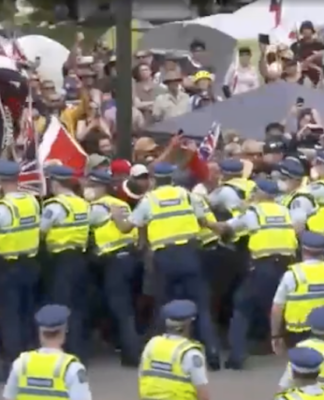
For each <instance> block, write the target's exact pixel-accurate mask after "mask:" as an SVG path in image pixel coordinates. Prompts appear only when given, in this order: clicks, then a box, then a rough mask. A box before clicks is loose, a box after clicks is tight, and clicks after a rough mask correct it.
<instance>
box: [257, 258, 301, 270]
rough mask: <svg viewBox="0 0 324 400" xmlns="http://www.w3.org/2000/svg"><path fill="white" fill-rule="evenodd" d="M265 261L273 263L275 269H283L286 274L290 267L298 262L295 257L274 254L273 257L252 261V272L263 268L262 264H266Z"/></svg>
mask: <svg viewBox="0 0 324 400" xmlns="http://www.w3.org/2000/svg"><path fill="white" fill-rule="evenodd" d="M265 261H266V262H271V263H273V267H274V268H281V269H282V270H283V272H285V270H286V269H287V268H288V266H289V265H290V264H293V263H294V262H295V261H296V260H295V257H291V256H285V255H282V254H272V255H271V256H266V257H261V258H255V259H251V260H250V264H251V267H250V270H253V269H255V268H263V265H262V263H264V262H265Z"/></svg>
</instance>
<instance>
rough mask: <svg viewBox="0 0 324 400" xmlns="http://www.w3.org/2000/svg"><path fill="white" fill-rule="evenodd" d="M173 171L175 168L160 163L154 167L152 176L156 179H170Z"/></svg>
mask: <svg viewBox="0 0 324 400" xmlns="http://www.w3.org/2000/svg"><path fill="white" fill-rule="evenodd" d="M175 169H176V168H175V166H174V165H172V164H169V163H166V162H160V163H157V164H155V166H154V176H156V177H157V178H164V177H168V176H170V177H171V176H172V174H173V172H174V171H175Z"/></svg>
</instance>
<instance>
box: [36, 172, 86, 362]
mask: <svg viewBox="0 0 324 400" xmlns="http://www.w3.org/2000/svg"><path fill="white" fill-rule="evenodd" d="M73 172H74V171H73V170H72V169H70V168H68V167H64V166H61V165H52V166H49V167H48V168H47V169H46V173H47V176H48V177H49V181H50V189H51V190H50V191H51V193H52V194H53V197H52V198H50V199H48V200H46V201H45V202H44V208H43V212H42V217H41V232H42V234H43V236H44V238H45V242H46V247H47V251H48V253H49V255H50V263H51V269H52V271H51V272H52V276H51V279H50V286H51V287H50V297H51V301H52V302H53V303H57V304H64V305H66V306H68V307H69V308H70V309H71V311H72V315H71V319H70V324H69V333H68V337H67V346H68V349H69V351H71V352H72V353H74V354H77V355H78V356H79V357H80V358H83V359H84V357H86V354H85V350H86V346H85V343H84V340H83V337H84V321H85V317H86V310H87V296H86V293H87V262H86V258H85V250H86V247H87V242H88V235H89V212H90V207H89V204H88V203H87V202H86V201H85V200H84V199H83V198H81V197H79V196H77V195H75V194H74V193H73V191H72V189H71V187H72V185H73V181H72V178H73Z"/></svg>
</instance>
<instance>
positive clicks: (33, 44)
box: [17, 35, 69, 90]
mask: <svg viewBox="0 0 324 400" xmlns="http://www.w3.org/2000/svg"><path fill="white" fill-rule="evenodd" d="M17 42H18V44H19V46H20V48H21V50H22V52H23V53H24V54H25V55H26V57H27V59H28V60H29V61H34V60H35V58H36V57H40V58H41V64H40V66H39V68H38V72H39V73H40V75H41V77H42V79H50V80H52V81H53V82H54V83H55V86H56V89H57V90H60V89H61V88H62V86H63V76H62V67H63V64H64V63H65V62H66V60H67V59H68V56H69V50H68V49H67V48H66V47H64V46H63V45H62V44H61V43H59V42H57V41H55V40H53V39H50V38H48V37H47V36H42V35H27V36H23V37H20V38H19V39H17Z"/></svg>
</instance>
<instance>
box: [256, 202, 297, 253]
mask: <svg viewBox="0 0 324 400" xmlns="http://www.w3.org/2000/svg"><path fill="white" fill-rule="evenodd" d="M250 210H252V211H253V212H255V214H256V216H257V218H258V222H259V229H258V230H257V231H256V232H252V233H251V234H250V238H249V250H250V254H251V257H252V258H254V259H258V258H263V257H269V256H272V255H284V256H294V255H295V252H296V249H297V245H298V242H297V238H296V234H295V231H294V227H293V225H292V222H291V218H290V215H289V211H288V210H287V208H286V207H284V206H282V205H280V204H277V203H275V202H260V203H258V204H256V205H254V206H251V207H250Z"/></svg>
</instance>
